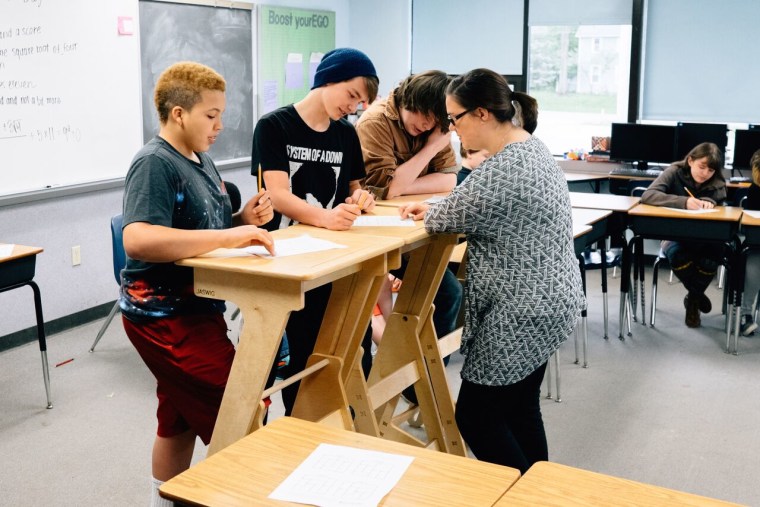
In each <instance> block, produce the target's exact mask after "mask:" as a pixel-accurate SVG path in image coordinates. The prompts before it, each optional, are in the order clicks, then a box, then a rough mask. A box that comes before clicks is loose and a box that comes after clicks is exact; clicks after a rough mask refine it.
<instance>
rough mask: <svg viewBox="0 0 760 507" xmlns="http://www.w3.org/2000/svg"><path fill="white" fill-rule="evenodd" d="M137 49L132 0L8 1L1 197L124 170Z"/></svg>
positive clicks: (135, 126)
mask: <svg viewBox="0 0 760 507" xmlns="http://www.w3.org/2000/svg"><path fill="white" fill-rule="evenodd" d="M120 28H121V32H122V34H120V33H119V31H120ZM139 54H140V53H139V45H138V33H137V2H135V1H134V0H107V1H106V0H65V1H62V0H2V15H1V16H0V154H2V159H1V160H2V163H0V196H2V195H9V194H17V193H22V192H30V191H32V192H33V191H36V190H41V189H45V188H56V187H59V186H68V185H76V184H79V183H89V182H94V181H103V180H108V179H112V178H119V177H124V176H125V175H126V173H127V169H128V168H129V164H130V162H131V160H132V157H133V156H134V155H135V153H136V152H137V150H138V149H139V148H140V147H141V146H142V139H141V132H140V125H141V123H142V121H141V114H140V61H139Z"/></svg>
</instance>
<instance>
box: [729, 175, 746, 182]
mask: <svg viewBox="0 0 760 507" xmlns="http://www.w3.org/2000/svg"><path fill="white" fill-rule="evenodd" d="M728 181H729V183H749V182H750V181H752V180H750V178H749V176H731V177H730V178H729V179H728Z"/></svg>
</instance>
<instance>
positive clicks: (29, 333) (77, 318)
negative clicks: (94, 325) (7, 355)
mask: <svg viewBox="0 0 760 507" xmlns="http://www.w3.org/2000/svg"><path fill="white" fill-rule="evenodd" d="M115 302H116V301H111V302H110V303H103V304H102V305H98V306H94V307H92V308H88V309H86V310H82V311H81V312H76V313H72V314H71V315H66V316H65V317H61V318H59V319H54V320H51V321H48V322H45V336H48V337H49V336H50V335H53V334H56V333H60V332H62V331H68V330H69V329H71V328H74V327H77V326H81V325H83V324H87V323H90V322H92V321H93V320H98V319H102V318H104V317H106V316H107V315H108V313H109V312H110V311H111V308H113V305H114V303H115ZM93 339H95V336H94V335H93ZM36 341H37V326H32V327H29V328H26V329H22V330H21V331H16V332H15V333H11V334H7V335H5V336H0V352H2V351H4V350H8V349H12V348H14V347H18V346H20V345H25V344H27V343H30V342H36Z"/></svg>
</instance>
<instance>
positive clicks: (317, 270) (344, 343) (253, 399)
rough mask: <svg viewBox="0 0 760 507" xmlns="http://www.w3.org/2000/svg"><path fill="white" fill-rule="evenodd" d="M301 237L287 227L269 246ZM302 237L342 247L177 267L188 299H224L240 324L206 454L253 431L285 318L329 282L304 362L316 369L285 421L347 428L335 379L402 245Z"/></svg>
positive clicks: (339, 236) (353, 353)
mask: <svg viewBox="0 0 760 507" xmlns="http://www.w3.org/2000/svg"><path fill="white" fill-rule="evenodd" d="M303 232H304V231H299V230H297V229H294V228H292V227H291V228H288V229H282V230H279V231H275V232H273V233H272V236H273V237H274V238H275V248H276V243H277V240H279V239H285V238H292V237H295V236H300V235H301V234H303ZM309 234H310V235H311V236H313V237H315V238H320V239H325V240H329V241H333V242H335V243H339V244H342V245H346V246H347V248H343V249H333V250H327V251H322V252H314V253H309V254H304V255H297V256H290V257H283V258H273V259H265V258H261V257H254V256H249V257H234V258H214V257H195V258H192V259H184V260H181V261H178V262H177V264H179V265H181V266H188V267H191V268H193V272H194V283H195V294H196V295H198V296H201V297H209V298H215V299H223V300H227V301H231V302H233V303H235V304H236V305H237V306H238V307H239V308H240V311H241V313H242V315H243V319H244V321H243V322H244V324H243V328H242V331H241V335H240V343H239V344H238V346H237V351H236V353H235V359H234V362H233V364H232V370H231V372H230V377H229V380H228V382H227V387H226V389H225V391H224V398H223V399H222V405H221V408H220V410H219V417H218V419H217V421H216V426H215V428H214V433H213V436H212V438H211V444H210V447H209V454H213V453H215V452H217V451H219V450H221V449H223V448H224V447H226V446H228V445H230V444H232V443H234V442H236V441H237V440H239V439H241V438H242V437H244V436H245V435H247V434H248V433H250V432H251V431H253V430H254V429H256V428H257V427H259V426H260V424H261V419H262V412H260V401H261V395H262V393H263V391H264V385H265V382H266V379H267V376H268V373H269V370H270V369H271V366H272V362H273V361H274V358H275V355H276V354H277V350H278V348H279V344H280V339H281V338H282V334H283V332H284V330H285V324H286V323H287V320H288V317H289V316H290V312H292V311H295V310H299V309H301V308H303V305H304V293H305V292H306V291H308V290H310V289H313V288H315V287H319V286H322V285H324V284H327V283H330V282H332V283H333V288H332V293H331V295H330V301H329V303H328V309H327V313H326V316H325V319H324V321H323V323H322V327H321V328H320V330H319V336H318V337H317V343H316V345H315V347H314V354H312V356H311V358H310V363H309V364H310V365H312V366H315V368H316V365H314V364H313V363H312V362H311V361H312V360H314V361H316V362H319V363H320V364H321V365H323V366H322V367H321V368H320V369H318V370H317V371H316V372H315V374H313V375H310V376H309V377H307V378H306V379H304V380H303V381H302V382H301V386H300V388H299V393H298V397H297V399H296V403H295V406H294V408H293V415H294V416H296V417H300V418H303V419H308V420H311V421H324V422H326V423H329V424H335V425H337V426H340V427H343V428H351V429H352V428H353V422H352V420H351V414H350V412H349V408H348V402H347V399H346V393H345V387H344V381H343V379H345V376H346V371H347V370H348V369H350V368H351V367H352V365H353V364H354V360H355V358H356V357H357V355H358V351H359V350H360V349H361V340H362V337H363V336H364V332H365V330H366V329H367V324H368V323H369V320H370V317H371V312H372V308H373V306H374V303H375V301H376V300H377V294H378V292H379V289H380V287H381V284H382V282H383V279H384V277H385V274H386V273H387V272H388V270H389V266H390V267H396V266H398V263H399V256H400V248H401V246H402V244H403V242H402V241H401V240H399V239H396V238H389V237H385V238H383V237H373V238H368V237H360V236H352V235H348V234H344V233H340V232H336V231H328V230H326V229H317V228H312V229H310V230H309ZM325 364H326V366H324V365H325Z"/></svg>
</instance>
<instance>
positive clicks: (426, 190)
mask: <svg viewBox="0 0 760 507" xmlns="http://www.w3.org/2000/svg"><path fill="white" fill-rule="evenodd" d="M456 184H457V175H456V174H453V173H430V174H426V175H424V176H420V177H419V178H417V179H416V180H414V181H413V182H412V183H411V184H410V185H409V186H408V187H406V192H404V194H406V195H409V194H432V193H435V192H449V191H451V190H452V189H453V188H454V187H455V186H456Z"/></svg>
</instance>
